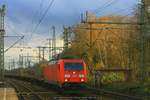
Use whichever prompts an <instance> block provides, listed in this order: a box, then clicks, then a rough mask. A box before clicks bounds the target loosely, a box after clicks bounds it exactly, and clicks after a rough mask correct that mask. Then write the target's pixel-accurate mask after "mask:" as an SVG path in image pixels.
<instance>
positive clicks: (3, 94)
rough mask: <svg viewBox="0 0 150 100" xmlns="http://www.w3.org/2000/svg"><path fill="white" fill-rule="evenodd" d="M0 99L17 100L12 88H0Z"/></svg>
mask: <svg viewBox="0 0 150 100" xmlns="http://www.w3.org/2000/svg"><path fill="white" fill-rule="evenodd" d="M0 100H18V97H17V94H16V92H15V89H14V88H0Z"/></svg>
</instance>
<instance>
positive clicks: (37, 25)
mask: <svg viewBox="0 0 150 100" xmlns="http://www.w3.org/2000/svg"><path fill="white" fill-rule="evenodd" d="M53 3H54V0H51V2H50V4H49V6H48V7H47V9H46V10H45V12H44V14H43V15H42V17H41V18H40V20H39V21H38V23H37V24H36V26H35V28H34V29H33V31H32V35H33V33H34V32H35V31H36V30H37V29H38V27H39V25H40V24H41V22H42V21H43V19H44V18H45V16H46V14H47V13H48V11H49V9H50V8H51V6H52V4H53ZM31 37H32V36H31Z"/></svg>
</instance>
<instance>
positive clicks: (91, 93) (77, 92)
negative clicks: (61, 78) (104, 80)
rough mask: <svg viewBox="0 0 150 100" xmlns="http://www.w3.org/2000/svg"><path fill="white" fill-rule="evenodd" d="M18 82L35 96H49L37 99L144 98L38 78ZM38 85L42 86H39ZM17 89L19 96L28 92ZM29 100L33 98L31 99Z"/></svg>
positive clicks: (99, 99)
mask: <svg viewBox="0 0 150 100" xmlns="http://www.w3.org/2000/svg"><path fill="white" fill-rule="evenodd" d="M13 81H15V80H13ZM15 82H16V81H15ZM31 83H32V85H31ZM17 84H21V85H23V84H24V85H23V86H25V88H28V93H27V94H28V95H33V96H36V95H40V96H41V97H43V98H44V97H47V98H44V99H43V98H40V99H35V100H142V98H138V97H134V96H129V95H125V94H121V93H115V92H111V91H106V90H102V89H95V88H91V87H88V88H84V89H70V88H68V89H66V88H65V89H63V88H55V87H53V86H51V85H50V84H47V83H42V82H41V83H40V82H37V80H36V83H35V82H32V81H28V82H27V81H25V82H23V80H19V83H18V80H17ZM26 85H27V86H26ZM18 86H19V85H17V86H13V87H15V88H17V87H18ZM36 86H40V87H42V88H39V87H36ZM20 87H22V86H20ZM33 87H34V88H33ZM29 89H30V90H29ZM31 89H32V90H31ZM43 89H44V90H43ZM16 90H17V89H16ZM17 91H19V92H18V93H19V96H20V95H21V96H22V95H23V96H24V94H26V92H24V91H23V92H22V93H20V90H17ZM37 91H38V92H37ZM48 97H49V98H48ZM25 100H26V99H25ZM29 100H32V99H29ZM33 100H34V99H33Z"/></svg>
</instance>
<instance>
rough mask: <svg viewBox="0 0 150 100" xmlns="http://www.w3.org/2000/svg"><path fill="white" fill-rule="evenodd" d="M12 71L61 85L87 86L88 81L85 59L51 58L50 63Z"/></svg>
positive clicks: (22, 75)
mask: <svg viewBox="0 0 150 100" xmlns="http://www.w3.org/2000/svg"><path fill="white" fill-rule="evenodd" d="M11 72H13V74H15V75H17V76H21V77H30V78H34V79H35V78H36V79H38V80H42V81H44V82H47V83H50V84H55V85H57V86H60V87H68V86H69V87H70V86H85V84H86V82H87V72H86V64H85V62H84V61H83V60H73V59H59V60H51V61H49V62H48V63H43V64H40V65H39V64H37V65H35V66H34V67H30V68H26V69H15V70H13V71H11Z"/></svg>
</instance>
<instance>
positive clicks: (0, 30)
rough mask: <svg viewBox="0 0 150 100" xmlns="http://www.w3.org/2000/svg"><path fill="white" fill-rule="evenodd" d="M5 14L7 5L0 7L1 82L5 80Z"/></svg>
mask: <svg viewBox="0 0 150 100" xmlns="http://www.w3.org/2000/svg"><path fill="white" fill-rule="evenodd" d="M4 16H5V5H3V6H2V8H0V83H3V80H4V34H5V29H4Z"/></svg>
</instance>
